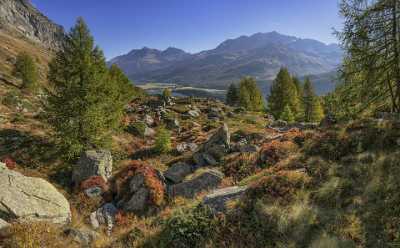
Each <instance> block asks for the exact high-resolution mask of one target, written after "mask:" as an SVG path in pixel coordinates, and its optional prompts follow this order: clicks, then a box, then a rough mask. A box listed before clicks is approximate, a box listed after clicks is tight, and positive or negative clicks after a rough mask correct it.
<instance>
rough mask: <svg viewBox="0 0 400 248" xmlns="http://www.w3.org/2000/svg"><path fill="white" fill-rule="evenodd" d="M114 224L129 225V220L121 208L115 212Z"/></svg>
mask: <svg viewBox="0 0 400 248" xmlns="http://www.w3.org/2000/svg"><path fill="white" fill-rule="evenodd" d="M114 218H115V224H117V226H128V225H129V220H128V217H127V216H126V214H125V213H124V212H123V211H122V210H118V212H117V213H116V214H115V217H114Z"/></svg>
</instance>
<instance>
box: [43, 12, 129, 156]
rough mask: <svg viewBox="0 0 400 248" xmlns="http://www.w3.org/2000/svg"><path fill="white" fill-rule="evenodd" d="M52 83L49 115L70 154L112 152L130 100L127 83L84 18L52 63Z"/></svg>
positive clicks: (79, 21) (60, 139)
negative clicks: (114, 135)
mask: <svg viewBox="0 0 400 248" xmlns="http://www.w3.org/2000/svg"><path fill="white" fill-rule="evenodd" d="M49 81H50V83H51V84H52V86H53V88H54V90H53V92H52V95H51V96H50V97H49V106H48V111H49V113H50V116H51V117H52V118H51V124H52V125H53V126H54V128H55V131H56V134H57V137H58V138H59V141H60V144H61V145H62V147H63V148H65V150H66V155H67V156H68V157H75V156H76V155H79V153H81V152H82V151H83V150H85V149H91V148H107V147H109V146H110V144H111V135H112V133H113V131H114V130H115V129H117V128H118V127H119V125H120V118H121V115H122V111H123V105H124V103H125V102H126V101H127V100H128V96H127V95H126V94H122V92H123V91H124V87H127V81H126V79H125V78H124V77H123V75H122V73H121V72H120V71H119V70H118V69H117V68H116V67H112V68H111V69H110V71H109V70H108V68H107V66H106V62H105V58H104V56H103V53H102V51H101V50H100V49H99V48H98V47H95V46H94V40H93V37H92V36H91V34H90V32H89V29H88V27H87V26H86V24H85V22H84V21H83V19H81V18H79V19H78V21H77V23H76V25H75V26H74V27H73V28H72V29H71V31H70V32H69V33H68V34H67V36H66V39H65V42H64V48H63V49H62V50H61V51H60V52H58V53H57V55H56V57H55V58H54V59H53V61H52V62H51V63H50V72H49Z"/></svg>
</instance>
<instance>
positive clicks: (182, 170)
mask: <svg viewBox="0 0 400 248" xmlns="http://www.w3.org/2000/svg"><path fill="white" fill-rule="evenodd" d="M192 172H193V168H192V166H190V165H188V164H186V163H183V162H178V163H176V164H173V165H172V166H171V167H169V169H168V170H167V171H166V172H165V173H164V176H165V178H167V179H169V180H170V181H172V182H174V183H180V182H182V181H183V179H185V177H186V176H187V175H189V174H190V173H192Z"/></svg>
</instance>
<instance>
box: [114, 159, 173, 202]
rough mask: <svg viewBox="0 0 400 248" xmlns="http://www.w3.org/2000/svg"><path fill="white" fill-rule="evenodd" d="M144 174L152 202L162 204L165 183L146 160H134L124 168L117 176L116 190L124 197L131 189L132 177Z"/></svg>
mask: <svg viewBox="0 0 400 248" xmlns="http://www.w3.org/2000/svg"><path fill="white" fill-rule="evenodd" d="M139 174H142V175H143V176H144V179H145V185H146V187H148V188H149V190H150V201H151V202H150V203H151V204H155V205H157V206H160V205H161V204H162V203H163V201H164V195H165V190H164V185H163V183H162V182H161V180H160V178H159V177H158V175H157V171H156V170H155V169H154V168H152V167H151V166H150V165H148V164H147V163H145V162H142V161H138V160H133V161H131V162H130V163H129V164H128V165H127V166H126V167H125V168H123V169H122V170H121V171H120V172H119V173H118V174H117V175H116V177H115V180H114V186H115V188H114V190H115V191H116V194H117V195H118V196H119V197H120V198H124V196H125V195H126V194H128V193H129V192H127V190H128V189H129V181H130V179H131V178H132V177H134V176H136V175H139Z"/></svg>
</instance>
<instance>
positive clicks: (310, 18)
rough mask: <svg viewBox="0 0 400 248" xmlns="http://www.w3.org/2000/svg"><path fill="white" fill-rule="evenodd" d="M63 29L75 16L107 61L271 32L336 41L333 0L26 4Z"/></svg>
mask: <svg viewBox="0 0 400 248" xmlns="http://www.w3.org/2000/svg"><path fill="white" fill-rule="evenodd" d="M31 1H32V3H33V5H34V6H36V7H37V8H38V9H39V10H40V11H41V12H42V13H44V14H45V15H46V16H48V17H49V18H50V19H51V20H53V21H54V22H56V23H58V24H60V25H62V26H64V28H65V29H66V30H67V31H68V30H69V29H70V28H71V26H73V25H74V23H75V21H76V19H77V18H78V17H79V16H81V17H83V18H84V19H85V21H86V22H87V23H88V25H89V28H90V30H91V32H92V34H93V36H94V37H95V40H96V43H97V44H98V45H99V46H100V47H101V48H102V49H103V51H104V53H105V55H106V57H107V59H111V58H113V57H115V56H118V55H121V54H125V53H127V52H129V51H130V50H132V49H137V48H142V47H144V46H146V47H150V48H157V49H162V50H163V49H166V48H168V47H177V48H180V49H183V50H185V51H187V52H191V53H196V52H200V51H203V50H208V49H213V48H215V47H216V46H217V45H218V44H220V43H221V42H223V41H224V40H226V39H231V38H237V37H239V36H241V35H251V34H254V33H258V32H270V31H277V32H279V33H282V34H287V35H293V36H297V37H300V38H312V39H316V40H319V41H322V42H325V43H334V42H337V40H336V38H335V36H334V35H333V34H332V33H333V28H336V29H340V28H341V26H342V19H341V18H340V16H339V14H338V0H31Z"/></svg>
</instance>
